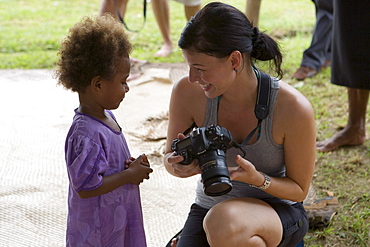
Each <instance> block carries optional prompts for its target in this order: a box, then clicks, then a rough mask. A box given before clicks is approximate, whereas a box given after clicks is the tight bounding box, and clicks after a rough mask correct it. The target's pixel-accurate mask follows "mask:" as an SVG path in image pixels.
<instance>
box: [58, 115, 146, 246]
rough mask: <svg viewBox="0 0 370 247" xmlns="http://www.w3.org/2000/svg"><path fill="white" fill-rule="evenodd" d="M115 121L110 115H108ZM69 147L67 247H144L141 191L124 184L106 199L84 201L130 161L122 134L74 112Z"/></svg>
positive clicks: (67, 158)
mask: <svg viewBox="0 0 370 247" xmlns="http://www.w3.org/2000/svg"><path fill="white" fill-rule="evenodd" d="M106 113H108V114H110V115H111V116H112V117H113V118H114V116H113V114H112V113H111V112H110V111H106ZM75 114H76V115H75V116H74V118H73V123H72V126H71V128H70V130H69V132H68V135H67V139H66V144H65V156H66V157H65V158H66V163H67V171H68V177H69V193H68V218H67V232H66V241H67V246H73V247H75V246H102V247H103V246H104V247H105V246H120V247H123V246H124V247H145V246H146V239H145V233H144V226H143V214H142V209H141V201H140V192H139V186H138V185H135V184H125V185H123V186H121V187H119V188H117V189H115V190H113V191H111V192H109V193H107V194H104V195H101V196H95V197H92V198H88V199H81V198H80V197H79V196H78V194H77V192H78V191H81V190H93V189H96V188H98V187H99V186H100V185H101V184H102V178H103V176H107V175H112V174H115V173H117V172H120V171H122V170H124V169H125V168H124V165H125V161H126V160H127V159H128V158H129V157H130V151H129V149H128V146H127V143H126V140H125V138H124V136H123V134H122V132H117V131H115V130H113V129H111V128H110V127H108V126H107V125H106V124H104V123H103V122H101V121H100V120H98V119H96V118H93V117H91V116H89V115H87V114H82V113H79V112H77V110H75Z"/></svg>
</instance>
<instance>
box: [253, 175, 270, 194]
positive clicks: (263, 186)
mask: <svg viewBox="0 0 370 247" xmlns="http://www.w3.org/2000/svg"><path fill="white" fill-rule="evenodd" d="M260 173H261V174H262V175H263V176H264V177H265V181H263V184H262V185H261V186H255V185H252V184H250V185H249V186H250V187H253V188H257V189H260V190H267V188H268V187H269V186H270V184H271V179H270V177H269V176H268V175H267V174H266V173H263V172H260Z"/></svg>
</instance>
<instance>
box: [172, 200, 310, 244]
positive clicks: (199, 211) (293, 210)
mask: <svg viewBox="0 0 370 247" xmlns="http://www.w3.org/2000/svg"><path fill="white" fill-rule="evenodd" d="M265 202H266V203H268V204H269V205H270V206H271V207H272V208H274V209H275V211H276V212H277V214H278V215H279V217H280V220H281V223H282V225H283V238H282V240H281V242H280V244H279V245H278V247H285V246H296V245H297V244H298V243H300V242H301V241H302V239H303V237H304V236H305V234H306V232H307V231H308V218H307V214H306V211H305V209H304V207H303V205H302V203H295V204H293V205H289V204H285V203H281V202H270V201H265ZM207 212H208V209H205V208H202V207H200V206H198V205H197V204H193V205H192V206H191V209H190V212H189V215H188V219H187V220H186V222H185V225H184V228H183V230H182V232H181V234H180V236H181V237H180V238H179V240H178V242H177V247H189V246H192V247H208V246H209V244H208V242H207V237H206V233H205V232H204V230H203V219H204V217H205V216H206V214H207ZM167 246H169V245H167Z"/></svg>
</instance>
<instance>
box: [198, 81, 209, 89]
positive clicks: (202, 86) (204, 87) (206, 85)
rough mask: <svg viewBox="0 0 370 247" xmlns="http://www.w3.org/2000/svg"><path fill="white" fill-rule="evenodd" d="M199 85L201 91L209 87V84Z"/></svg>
mask: <svg viewBox="0 0 370 247" xmlns="http://www.w3.org/2000/svg"><path fill="white" fill-rule="evenodd" d="M198 84H199V86H200V87H201V88H202V89H203V90H206V89H208V88H209V87H210V86H211V84H201V83H198Z"/></svg>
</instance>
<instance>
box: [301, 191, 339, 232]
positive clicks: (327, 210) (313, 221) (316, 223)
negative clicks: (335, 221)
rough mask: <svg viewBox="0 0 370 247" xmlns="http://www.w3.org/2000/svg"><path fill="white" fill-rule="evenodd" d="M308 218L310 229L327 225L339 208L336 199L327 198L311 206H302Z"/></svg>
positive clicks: (333, 197)
mask: <svg viewBox="0 0 370 247" xmlns="http://www.w3.org/2000/svg"><path fill="white" fill-rule="evenodd" d="M303 206H304V208H305V210H306V212H307V216H308V221H309V227H310V228H321V227H326V226H328V225H329V223H330V221H331V220H332V218H333V216H334V215H335V214H336V213H337V208H338V206H339V202H338V197H336V196H327V197H324V198H322V199H319V200H316V201H315V202H314V203H312V204H304V205H303Z"/></svg>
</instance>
